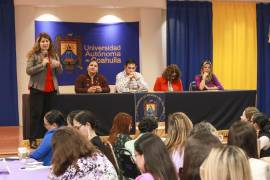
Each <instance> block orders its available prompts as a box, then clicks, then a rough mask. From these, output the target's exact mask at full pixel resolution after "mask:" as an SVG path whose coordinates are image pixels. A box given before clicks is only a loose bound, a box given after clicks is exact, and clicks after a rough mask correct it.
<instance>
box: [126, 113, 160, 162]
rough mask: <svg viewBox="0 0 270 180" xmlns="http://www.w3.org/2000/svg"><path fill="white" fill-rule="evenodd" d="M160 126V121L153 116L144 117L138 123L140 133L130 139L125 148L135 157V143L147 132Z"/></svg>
mask: <svg viewBox="0 0 270 180" xmlns="http://www.w3.org/2000/svg"><path fill="white" fill-rule="evenodd" d="M157 128H158V122H157V121H156V120H155V119H154V118H153V117H146V118H143V119H142V120H141V121H140V122H139V125H138V129H139V131H140V135H139V136H138V137H137V138H135V139H133V140H130V141H127V142H126V143H125V148H126V149H127V150H129V152H131V154H132V156H133V158H134V159H135V153H134V144H135V142H136V141H137V140H138V139H139V138H140V137H141V136H142V135H143V134H144V133H146V132H154V131H155V130H156V129H157Z"/></svg>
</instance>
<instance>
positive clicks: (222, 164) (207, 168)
mask: <svg viewBox="0 0 270 180" xmlns="http://www.w3.org/2000/svg"><path fill="white" fill-rule="evenodd" d="M200 176H201V179H202V180H217V179H218V180H252V178H251V173H250V168H249V163H248V159H247V157H246V155H245V153H244V151H243V150H241V149H240V148H239V147H237V146H223V147H218V148H213V149H212V150H211V152H210V154H209V156H208V157H207V158H206V159H205V161H204V162H203V164H202V165H201V168H200Z"/></svg>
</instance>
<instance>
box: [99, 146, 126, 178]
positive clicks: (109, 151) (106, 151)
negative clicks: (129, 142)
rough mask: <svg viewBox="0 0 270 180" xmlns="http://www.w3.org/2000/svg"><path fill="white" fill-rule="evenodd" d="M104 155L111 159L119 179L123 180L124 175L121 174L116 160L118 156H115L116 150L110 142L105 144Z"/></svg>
mask: <svg viewBox="0 0 270 180" xmlns="http://www.w3.org/2000/svg"><path fill="white" fill-rule="evenodd" d="M103 151H104V152H103V153H104V154H105V156H106V157H107V158H108V159H109V161H111V163H112V164H113V166H114V168H115V170H116V172H117V174H118V177H119V179H122V174H121V172H120V168H119V165H118V162H117V159H116V156H115V154H114V150H113V147H112V145H111V143H110V142H109V141H106V142H104V149H103Z"/></svg>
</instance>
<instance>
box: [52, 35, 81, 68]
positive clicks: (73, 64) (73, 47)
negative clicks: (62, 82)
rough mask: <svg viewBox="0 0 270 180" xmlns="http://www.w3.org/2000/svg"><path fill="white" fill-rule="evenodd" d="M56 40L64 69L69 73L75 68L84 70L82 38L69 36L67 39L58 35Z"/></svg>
mask: <svg viewBox="0 0 270 180" xmlns="http://www.w3.org/2000/svg"><path fill="white" fill-rule="evenodd" d="M56 40H57V46H58V54H60V60H61V63H62V64H63V66H64V69H65V70H67V71H68V72H72V71H73V70H74V69H75V68H79V69H83V67H82V43H81V39H80V37H79V36H78V37H74V36H73V34H67V36H66V37H61V36H60V35H58V36H57V37H56Z"/></svg>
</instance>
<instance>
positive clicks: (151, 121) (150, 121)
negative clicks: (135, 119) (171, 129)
mask: <svg viewBox="0 0 270 180" xmlns="http://www.w3.org/2000/svg"><path fill="white" fill-rule="evenodd" d="M157 127H158V122H157V120H156V119H155V118H154V117H145V118H143V119H142V120H141V121H140V122H139V125H138V129H139V131H140V133H146V132H153V131H154V130H155V129H157Z"/></svg>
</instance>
